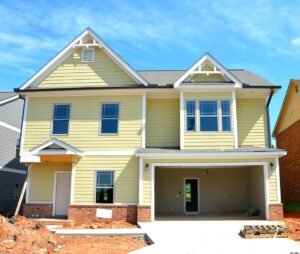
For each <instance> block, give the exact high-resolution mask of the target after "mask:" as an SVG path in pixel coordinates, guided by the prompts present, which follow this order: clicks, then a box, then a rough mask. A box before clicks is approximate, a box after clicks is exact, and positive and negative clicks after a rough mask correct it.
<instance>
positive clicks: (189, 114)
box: [186, 101, 196, 131]
mask: <svg viewBox="0 0 300 254" xmlns="http://www.w3.org/2000/svg"><path fill="white" fill-rule="evenodd" d="M186 130H187V131H195V130H196V110H195V102H194V101H187V102H186Z"/></svg>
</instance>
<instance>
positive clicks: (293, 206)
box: [283, 202, 300, 212]
mask: <svg viewBox="0 0 300 254" xmlns="http://www.w3.org/2000/svg"><path fill="white" fill-rule="evenodd" d="M283 206H284V208H285V209H286V210H287V211H290V212H300V202H288V203H284V204H283Z"/></svg>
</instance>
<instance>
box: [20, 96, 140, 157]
mask: <svg viewBox="0 0 300 254" xmlns="http://www.w3.org/2000/svg"><path fill="white" fill-rule="evenodd" d="M105 102H117V103H119V104H120V113H119V119H120V120H119V134H118V135H101V134H100V135H99V121H100V105H101V103H105ZM55 103H70V104H71V113H70V119H71V120H70V127H69V135H67V136H66V135H63V136H62V135H51V128H52V111H53V105H54V104H55ZM139 105H140V106H139ZM141 124H142V96H113V97H108V96H107V97H105V96H104V97H100V96H99V97H84V96H83V97H57V98H50V97H48V98H30V99H29V104H28V115H27V122H26V131H25V147H24V149H25V150H27V151H28V150H30V149H32V148H33V147H36V146H38V145H40V144H42V143H44V142H45V141H47V140H49V139H50V138H53V137H55V138H57V139H60V140H63V141H65V142H67V143H69V144H70V145H72V146H74V147H76V148H78V149H80V150H101V149H102V150H133V149H136V148H139V147H140V146H141Z"/></svg>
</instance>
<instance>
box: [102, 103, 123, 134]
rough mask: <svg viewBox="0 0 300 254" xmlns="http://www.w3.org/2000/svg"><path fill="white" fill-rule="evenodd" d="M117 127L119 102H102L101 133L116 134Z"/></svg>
mask: <svg viewBox="0 0 300 254" xmlns="http://www.w3.org/2000/svg"><path fill="white" fill-rule="evenodd" d="M118 129H119V104H117V103H106V104H102V110H101V133H102V134H117V133H118Z"/></svg>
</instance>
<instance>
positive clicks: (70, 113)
mask: <svg viewBox="0 0 300 254" xmlns="http://www.w3.org/2000/svg"><path fill="white" fill-rule="evenodd" d="M63 105H69V106H70V110H69V121H68V132H67V134H54V133H53V123H54V109H55V106H63ZM71 117H72V103H53V104H52V117H51V128H50V136H69V135H70V122H71Z"/></svg>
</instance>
